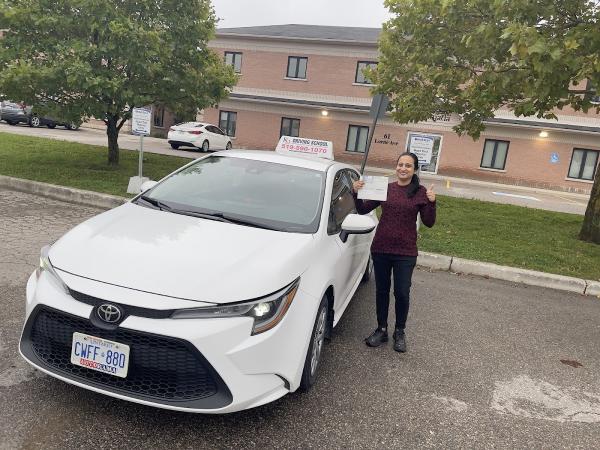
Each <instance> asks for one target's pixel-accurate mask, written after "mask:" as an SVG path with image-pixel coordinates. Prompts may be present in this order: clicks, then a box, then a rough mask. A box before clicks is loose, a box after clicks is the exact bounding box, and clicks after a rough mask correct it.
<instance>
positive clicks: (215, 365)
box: [19, 273, 319, 413]
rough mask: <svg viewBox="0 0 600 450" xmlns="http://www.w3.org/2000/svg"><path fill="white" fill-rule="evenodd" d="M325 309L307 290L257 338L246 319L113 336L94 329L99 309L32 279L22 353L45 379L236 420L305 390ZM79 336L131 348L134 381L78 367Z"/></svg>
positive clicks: (129, 328)
mask: <svg viewBox="0 0 600 450" xmlns="http://www.w3.org/2000/svg"><path fill="white" fill-rule="evenodd" d="M318 303H319V302H318V301H317V300H316V299H314V298H312V297H310V296H308V295H307V294H306V293H303V292H302V291H301V290H299V291H298V293H297V294H296V297H295V299H294V301H293V303H292V305H291V307H290V310H289V311H288V312H287V314H286V316H285V317H284V319H283V320H282V321H281V323H280V324H279V325H277V326H276V327H275V328H273V329H272V330H269V331H267V332H265V333H261V334H259V335H256V336H251V329H252V319H250V318H246V317H234V318H219V319H170V318H163V319H161V318H150V317H139V316H134V315H129V316H128V317H126V319H125V320H124V321H123V322H122V323H121V324H120V325H119V326H118V327H117V329H116V330H113V331H107V330H104V329H101V328H98V327H96V326H95V325H94V324H92V322H91V321H90V316H91V314H92V312H93V311H94V308H95V306H93V305H91V304H88V303H84V302H81V301H79V300H76V299H75V298H73V296H72V295H69V294H66V293H64V292H63V291H61V290H60V289H58V288H56V287H55V285H54V284H53V283H52V281H51V280H50V278H49V276H48V275H46V274H44V273H43V274H42V276H41V277H40V278H39V279H37V278H36V276H35V274H32V276H31V277H30V278H29V281H28V283H27V308H26V310H27V314H26V320H25V325H24V328H23V333H22V336H21V342H20V346H19V350H20V353H21V355H22V356H23V357H24V358H25V360H27V361H28V362H29V363H30V364H32V365H33V366H35V367H36V368H38V369H40V370H41V371H43V372H45V373H47V374H49V375H51V376H53V377H55V378H58V379H61V380H63V381H65V382H67V383H70V384H74V385H76V386H80V387H83V388H86V389H89V390H92V391H95V392H99V393H103V394H106V395H109V396H112V397H115V398H119V399H123V400H129V401H133V402H137V403H141V404H145V405H149V406H156V407H160V408H165V409H172V410H179V411H187V412H197V413H229V412H234V411H239V410H243V409H248V408H253V407H256V406H259V405H262V404H265V403H268V402H271V401H273V400H276V399H278V398H280V397H282V396H283V395H285V394H287V393H288V392H290V391H294V390H296V389H297V387H298V386H299V383H300V378H301V374H302V368H303V365H304V361H305V357H306V352H307V349H308V342H309V339H310V334H311V332H312V323H313V322H314V315H315V314H316V309H317V306H318ZM305 317H311V318H312V319H311V320H307V319H305ZM74 332H80V333H84V334H90V335H92V336H96V337H100V338H104V339H108V340H113V341H116V342H120V343H123V344H127V345H129V346H130V349H131V350H130V351H131V353H130V366H129V371H128V374H127V377H126V378H118V377H114V376H112V375H107V374H103V373H100V372H96V371H93V370H91V369H86V368H82V367H80V366H76V365H73V364H71V362H70V352H71V342H72V336H73V333H74Z"/></svg>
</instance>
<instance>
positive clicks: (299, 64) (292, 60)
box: [287, 56, 308, 80]
mask: <svg viewBox="0 0 600 450" xmlns="http://www.w3.org/2000/svg"><path fill="white" fill-rule="evenodd" d="M307 64H308V58H304V57H302V56H288V66H287V77H288V78H300V79H302V80H305V79H306V65H307Z"/></svg>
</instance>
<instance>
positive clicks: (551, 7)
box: [371, 0, 600, 243]
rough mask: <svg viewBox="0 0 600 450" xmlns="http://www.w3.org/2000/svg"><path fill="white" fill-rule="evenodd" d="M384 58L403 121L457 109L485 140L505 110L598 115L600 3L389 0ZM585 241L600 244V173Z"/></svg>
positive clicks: (461, 127) (463, 127)
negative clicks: (594, 99) (594, 96)
mask: <svg viewBox="0 0 600 450" xmlns="http://www.w3.org/2000/svg"><path fill="white" fill-rule="evenodd" d="M385 3H386V6H387V7H388V8H389V9H390V11H391V12H392V14H393V17H392V18H391V19H390V20H389V21H388V22H387V23H386V24H384V31H383V34H382V37H381V40H380V52H381V58H380V63H379V65H378V68H377V71H376V73H372V74H371V76H372V78H373V79H374V80H375V82H376V83H377V85H378V87H377V90H378V92H381V93H387V94H388V95H389V96H390V97H391V98H392V101H391V105H392V114H393V117H394V119H395V120H396V121H398V122H400V123H407V122H418V121H422V120H428V119H430V118H432V117H433V116H434V114H436V113H440V112H445V113H456V114H459V115H460V117H461V121H460V123H459V124H458V125H457V127H455V130H456V131H457V132H458V133H459V134H464V133H466V134H468V135H470V136H472V137H473V138H477V137H479V135H480V133H481V131H482V130H483V129H484V127H485V124H484V122H485V120H486V119H489V118H491V117H493V116H494V111H496V110H497V109H499V108H500V107H505V108H508V109H511V110H513V111H514V113H515V114H516V115H517V116H537V117H540V118H547V119H554V118H556V115H555V112H556V111H557V109H561V108H563V107H566V106H569V107H572V108H574V109H575V110H582V111H585V112H588V111H589V112H592V113H598V112H600V108H599V106H598V105H594V104H592V103H591V102H590V98H591V96H590V94H592V93H593V92H592V91H591V90H589V89H588V87H589V86H590V84H588V81H589V82H591V85H593V86H599V87H600V6H599V5H598V2H597V1H593V0H386V2H385ZM598 172H600V171H597V172H596V180H595V183H594V186H593V188H592V195H591V197H590V203H589V204H588V209H587V212H586V217H585V220H584V225H583V228H582V232H581V235H580V237H581V238H582V239H584V240H590V241H594V242H596V243H600V176H599V175H598Z"/></svg>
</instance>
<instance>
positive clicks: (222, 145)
mask: <svg viewBox="0 0 600 450" xmlns="http://www.w3.org/2000/svg"><path fill="white" fill-rule="evenodd" d="M213 128H214V129H215V134H216V135H217V136H219V139H220V142H219V148H222V149H224V148H226V147H227V142H228V141H229V137H228V136H227V135H226V134H225V132H224V131H223V130H221V129H220V128H219V127H213Z"/></svg>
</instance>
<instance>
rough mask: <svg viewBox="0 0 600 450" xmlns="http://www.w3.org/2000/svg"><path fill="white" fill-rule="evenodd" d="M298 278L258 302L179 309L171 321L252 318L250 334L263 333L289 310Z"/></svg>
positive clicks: (298, 281) (296, 288)
mask: <svg viewBox="0 0 600 450" xmlns="http://www.w3.org/2000/svg"><path fill="white" fill-rule="evenodd" d="M299 284H300V278H298V279H296V280H295V281H294V282H293V283H291V284H289V285H287V286H286V287H284V288H283V289H281V290H279V291H277V292H275V293H274V294H271V295H269V296H267V297H263V298H260V299H258V300H252V301H249V302H242V303H231V304H228V305H219V306H208V307H203V308H191V309H180V310H177V311H175V312H174V313H173V315H172V316H171V318H172V319H207V318H214V317H242V316H246V317H252V318H253V319H254V325H253V326H252V334H253V335H254V334H259V333H263V332H265V331H267V330H270V329H271V328H273V327H274V326H275V325H277V324H278V323H279V322H281V319H283V316H285V313H286V312H287V311H288V309H289V308H290V305H291V304H292V301H293V300H294V297H295V296H296V292H298V285H299Z"/></svg>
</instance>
